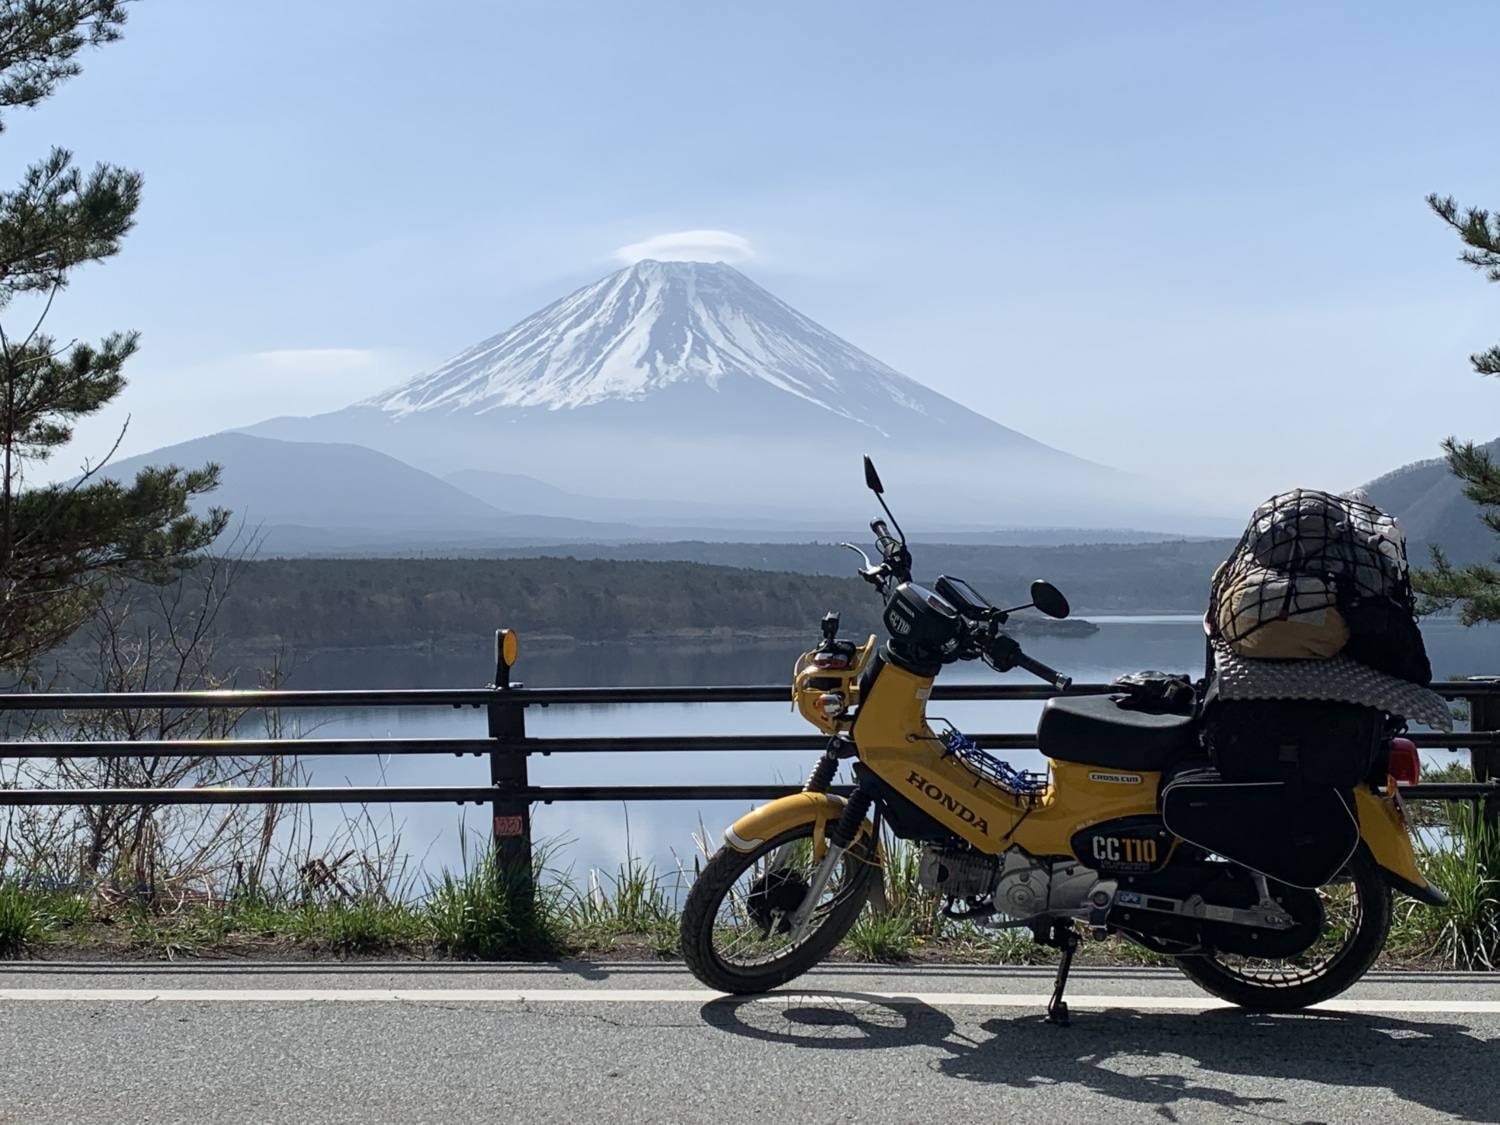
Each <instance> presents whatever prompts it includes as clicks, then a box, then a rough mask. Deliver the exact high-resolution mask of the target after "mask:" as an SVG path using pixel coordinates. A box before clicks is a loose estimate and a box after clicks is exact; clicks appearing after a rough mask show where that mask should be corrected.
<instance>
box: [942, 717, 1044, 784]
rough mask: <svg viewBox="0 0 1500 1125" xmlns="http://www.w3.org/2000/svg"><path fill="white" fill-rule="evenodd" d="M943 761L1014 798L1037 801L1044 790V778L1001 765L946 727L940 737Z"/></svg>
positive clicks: (1005, 764)
mask: <svg viewBox="0 0 1500 1125" xmlns="http://www.w3.org/2000/svg"><path fill="white" fill-rule="evenodd" d="M943 757H945V758H957V759H958V760H959V761H961V762H962V763H963V764H964V765H966V766H968V767H969V768H970V769H971V770H973V771H974V772H975V773H977V774H978V775H979V776H980V777H983V778H985V779H987V780H989V781H993V782H994V783H995V784H996V785H998V786H1000V787H1001V788H1002V789H1007V790H1009V791H1010V792H1012V793H1014V794H1015V795H1016V796H1018V797H1037V796H1040V795H1041V792H1042V790H1043V789H1045V788H1046V787H1047V775H1046V774H1044V773H1033V772H1031V771H1030V770H1018V769H1016V768H1015V767H1014V766H1012V765H1011V764H1010V763H1009V762H1002V761H1001V760H1000V759H999V758H997V757H995V756H994V755H993V754H988V753H986V752H985V751H983V750H981V749H980V747H979V743H977V742H975V741H974V740H973V739H972V738H969V737H968V736H967V735H965V734H964V733H963V732H962V731H960V730H958V729H957V728H956V727H949V728H948V733H947V734H946V735H944V736H943Z"/></svg>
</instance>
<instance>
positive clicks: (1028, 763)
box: [247, 617, 1500, 878]
mask: <svg viewBox="0 0 1500 1125" xmlns="http://www.w3.org/2000/svg"><path fill="white" fill-rule="evenodd" d="M1092 620H1094V621H1096V622H1097V623H1098V624H1099V627H1100V628H1099V631H1098V632H1097V633H1095V634H1093V635H1092V636H1087V637H1033V638H1028V639H1027V640H1026V642H1025V643H1026V647H1027V651H1028V652H1030V653H1032V655H1034V656H1036V657H1037V658H1038V659H1040V660H1042V661H1044V662H1046V663H1048V664H1050V665H1052V666H1053V667H1055V668H1058V669H1060V670H1062V671H1065V672H1067V673H1068V674H1069V675H1071V676H1073V678H1074V679H1075V680H1078V681H1080V682H1101V681H1108V680H1110V679H1113V678H1114V677H1115V676H1117V675H1120V674H1121V673H1123V672H1129V671H1136V670H1139V669H1142V668H1155V669H1159V670H1162V671H1167V672H1188V673H1190V674H1191V675H1193V677H1194V678H1196V677H1197V676H1199V675H1201V674H1202V667H1203V632H1202V625H1201V623H1200V622H1199V620H1198V619H1196V618H1192V617H1119V618H1106V617H1098V618H1093V619H1092ZM1423 633H1424V636H1425V637H1426V640H1427V646H1428V650H1429V653H1430V655H1431V657H1432V662H1433V671H1434V675H1435V676H1436V677H1437V678H1439V679H1442V678H1446V677H1448V676H1450V675H1476V674H1484V673H1487V672H1496V673H1500V646H1497V644H1496V641H1497V634H1496V632H1495V631H1494V630H1493V628H1489V627H1485V626H1480V627H1478V628H1475V629H1464V628H1462V627H1461V626H1460V625H1459V624H1458V623H1457V622H1456V621H1453V620H1451V619H1449V620H1429V621H1427V622H1425V623H1424V625H1423ZM809 637H810V638H811V639H809V640H808V641H806V642H798V641H786V642H775V643H768V642H743V643H737V642H720V643H711V644H704V643H695V644H690V645H689V644H671V643H664V642H656V643H651V644H646V645H632V644H597V645H577V646H568V647H546V646H539V645H527V644H526V643H525V640H524V638H523V639H522V649H521V656H520V659H519V660H518V662H517V665H516V668H515V670H514V675H513V678H514V679H516V680H520V681H524V682H525V683H526V684H528V685H530V686H533V687H553V686H557V687H569V686H600V687H603V686H615V685H627V684H634V685H664V684H693V685H711V684H744V683H756V684H765V683H785V682H788V681H789V680H790V676H791V669H792V663H793V661H794V660H795V659H796V657H797V655H798V654H799V653H800V652H801V651H803V650H804V649H805V648H809V647H811V646H812V644H813V643H815V639H816V636H815V633H814V631H812V630H810V631H809ZM491 675H492V657H491V655H490V647H489V642H488V640H487V639H485V638H476V639H475V641H474V643H473V645H472V648H471V649H465V648H462V647H459V648H457V649H454V650H452V651H447V652H441V653H426V652H422V651H417V650H395V651H392V650H363V651H328V652H321V653H318V654H315V655H314V656H312V657H311V658H310V659H308V660H307V661H306V662H305V663H304V664H302V665H301V666H300V667H298V668H297V669H296V670H295V672H294V673H293V675H292V677H291V679H290V681H289V683H288V685H287V686H290V687H301V688H399V687H405V688H418V687H424V688H434V687H469V686H478V685H482V684H484V683H486V682H488V680H489V679H490V677H491ZM943 679H944V680H945V681H947V682H959V683H964V682H1011V681H1013V682H1016V683H1034V682H1036V681H1034V680H1033V679H1032V678H1031V677H1029V676H1027V675H1026V674H1025V673H1020V672H1013V673H1010V674H1009V675H1007V676H1004V677H1001V676H999V675H997V674H996V673H994V672H992V671H991V670H990V669H988V668H986V667H985V666H983V665H981V664H969V665H959V666H955V667H951V668H948V669H945V670H944V673H943ZM1040 707H1041V704H1040V703H1037V702H991V703H942V704H938V705H935V706H934V708H933V711H934V714H941V715H942V716H943V717H944V718H947V719H949V720H950V721H951V722H952V723H953V724H954V725H955V726H957V727H958V728H959V729H961V730H970V731H1022V730H1030V729H1032V728H1034V727H1035V724H1036V717H1037V714H1038V711H1039V710H1040ZM287 716H288V718H289V719H290V720H291V721H292V722H293V723H294V724H300V727H299V728H298V729H299V730H300V733H301V734H302V735H303V736H305V737H322V738H329V737H365V738H418V737H483V736H484V733H485V715H484V713H483V712H482V711H479V710H472V709H464V710H462V711H457V710H452V709H449V708H441V709H438V708H400V709H380V710H369V711H357V712H356V711H348V712H344V711H338V712H300V713H299V712H288V713H287ZM527 729H528V731H529V732H530V733H532V734H534V735H537V736H539V737H549V736H564V735H566V736H589V735H594V736H599V737H606V736H611V735H639V734H662V735H668V734H805V733H808V732H809V730H810V728H809V727H808V726H807V724H806V723H805V722H804V721H803V720H802V719H801V717H800V716H798V715H797V714H796V713H795V712H793V711H792V710H791V709H790V705H789V703H788V704H712V705H707V704H688V705H666V704H662V705H656V704H652V705H638V706H599V707H549V708H546V709H542V708H532V709H530V710H529V711H528V714H527ZM247 733H249V732H247ZM1005 756H1006V757H1007V758H1008V759H1009V760H1010V761H1011V763H1012V764H1013V765H1015V766H1017V767H1022V768H1030V769H1041V768H1043V766H1044V760H1043V759H1042V757H1041V755H1039V754H1037V753H1036V752H1034V751H1012V752H1009V753H1008V754H1007V755H1005ZM816 758H817V754H816V753H811V752H810V753H805V754H803V753H737V754H702V755H693V754H683V753H662V754H632V755H611V754H569V755H558V756H556V757H552V758H542V757H534V758H532V760H531V777H532V779H533V782H534V783H536V784H540V785H569V784H572V785H577V784H598V785H606V784H620V785H645V784H677V785H688V784H729V783H742V784H755V783H773V782H785V783H798V782H800V781H801V780H802V779H803V778H804V777H805V776H806V775H807V772H808V770H809V769H810V768H811V767H812V764H813V762H814V761H815V759H816ZM1451 759H1452V756H1451V754H1449V753H1448V752H1445V751H1438V752H1436V753H1435V754H1434V755H1433V757H1432V760H1434V761H1437V762H1446V761H1449V760H1451ZM304 762H305V764H306V765H307V766H308V767H309V768H310V770H311V772H312V777H313V780H314V782H315V783H317V784H321V785H340V784H351V785H362V784H380V783H382V782H386V783H391V784H406V785H486V784H488V781H489V771H488V763H487V761H486V760H485V759H483V758H462V759H460V758H450V757H430V756H423V757H413V756H401V757H385V758H382V757H378V756H376V755H371V756H369V757H324V758H318V757H308V758H306V759H304ZM843 779H845V780H847V773H845V774H844V775H843ZM746 807H747V806H746V805H745V804H744V803H730V802H702V803H696V804H693V805H691V806H689V805H685V804H680V803H674V804H668V803H661V802H637V803H634V804H632V805H630V807H629V808H625V807H623V806H621V805H618V804H595V803H588V804H572V805H565V804H558V805H547V806H537V807H536V809H535V810H534V817H533V834H534V836H535V837H536V839H537V840H538V841H546V842H547V843H548V844H550V845H551V846H552V847H553V848H554V849H555V850H556V852H557V855H558V861H557V862H558V863H559V864H560V865H561V866H562V867H564V868H568V867H571V869H572V871H573V873H574V875H575V876H577V877H580V878H581V877H584V876H585V875H586V873H587V871H588V870H589V869H591V868H599V869H602V870H603V871H604V872H606V873H609V872H612V871H613V870H614V869H615V868H616V867H617V866H618V865H619V864H620V863H621V861H622V860H623V859H624V856H625V853H626V842H627V839H628V841H629V848H630V851H631V853H632V854H634V855H636V856H639V857H641V858H643V859H646V860H648V861H650V862H652V863H654V864H655V865H656V866H657V868H658V869H659V870H663V871H670V870H674V869H675V868H676V867H677V865H678V863H679V861H680V862H681V863H682V865H683V866H685V867H687V868H689V869H691V866H692V863H693V856H694V853H695V843H694V836H695V835H701V833H702V831H703V829H705V828H706V830H707V834H708V837H709V846H710V847H716V846H717V844H718V840H719V834H720V832H721V831H722V830H723V829H724V827H725V826H727V825H728V824H729V823H731V822H732V821H733V820H734V818H735V817H737V816H738V815H740V814H741V813H742V812H743V811H745V809H746ZM372 811H377V812H378V813H379V816H378V817H377V819H378V820H382V821H384V823H386V824H387V825H388V826H390V827H395V828H399V831H400V834H401V844H402V848H403V851H404V852H405V854H407V855H408V856H409V857H410V864H411V869H412V870H414V871H416V870H425V871H428V872H436V871H438V870H440V869H441V868H442V867H444V866H448V867H456V866H458V865H459V863H460V837H461V835H462V834H463V833H467V834H469V835H470V836H471V837H473V836H475V835H476V834H477V835H479V836H480V837H481V838H483V837H485V836H487V833H488V812H487V808H481V807H478V806H472V805H471V806H467V807H465V808H464V809H462V810H460V809H458V808H457V807H456V806H453V805H407V806H394V807H392V808H390V810H389V817H390V819H389V820H385V816H386V810H385V809H380V810H372ZM337 815H338V814H337V813H335V812H334V811H333V810H330V809H322V810H316V811H315V816H316V819H317V821H318V822H319V823H320V825H323V826H326V825H328V824H330V823H332V819H331V818H335V817H336V816H337ZM461 829H462V831H461Z"/></svg>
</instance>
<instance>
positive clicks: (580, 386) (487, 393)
mask: <svg viewBox="0 0 1500 1125" xmlns="http://www.w3.org/2000/svg"><path fill="white" fill-rule="evenodd" d="M742 379H750V380H758V381H760V382H762V383H765V384H769V385H770V386H772V387H775V388H777V389H778V390H781V391H785V392H787V393H789V394H792V395H795V396H797V397H798V398H800V399H803V400H805V401H806V402H808V403H811V404H814V405H816V406H819V407H821V408H823V409H825V410H828V411H832V412H833V413H835V414H838V415H841V416H843V417H846V418H850V419H852V420H855V421H860V422H863V423H865V424H866V425H871V426H873V427H874V428H875V429H877V430H880V431H885V430H886V429H887V426H886V425H882V424H881V423H882V419H880V418H879V417H878V416H879V415H882V414H885V413H886V412H887V411H889V410H890V409H891V408H892V407H896V408H898V409H904V410H915V411H917V412H919V413H924V414H925V413H928V410H927V407H926V403H925V402H924V400H925V399H928V398H936V397H937V396H935V395H933V392H931V391H928V390H927V389H926V388H925V387H922V386H921V384H919V383H916V382H915V381H913V380H911V379H908V378H907V377H906V376H904V375H902V374H900V373H899V372H897V371H894V370H892V369H891V368H890V367H887V366H886V365H885V364H883V363H881V362H880V361H879V360H877V359H875V358H874V357H873V356H871V355H868V354H866V353H865V352H863V351H861V350H860V349H858V348H856V347H855V346H854V345H852V344H850V343H848V342H847V341H845V340H842V339H840V338H839V337H838V336H836V335H834V334H833V333H832V332H830V331H828V330H827V329H826V328H823V327H822V326H821V325H819V324H817V323H815V322H814V321H812V320H810V319H809V318H807V317H806V316H803V315H802V314H801V313H799V312H798V311H797V310H796V309H794V308H792V307H791V306H790V305H788V304H786V303H785V302H784V301H781V300H779V299H778V298H776V297H775V296H773V295H772V294H770V293H768V292H767V291H766V290H764V289H762V288H761V287H760V286H759V285H756V284H755V283H754V282H753V281H751V280H750V279H749V278H748V277H746V276H745V275H744V274H742V273H740V272H739V271H738V270H736V269H734V268H733V267H732V266H729V265H726V264H724V263H722V262H715V263H706V262H658V261H654V260H649V259H648V260H644V261H640V262H637V263H635V264H634V265H632V266H630V267H628V268H626V269H622V270H620V271H618V272H617V273H614V274H611V275H610V276H608V277H606V278H603V279H602V280H600V281H597V282H595V283H594V284H592V285H588V286H585V287H584V288H582V289H580V290H578V291H577V292H575V293H572V294H570V295H569V296H567V297H564V298H562V299H561V300H560V301H556V302H554V303H553V304H551V305H549V306H547V307H546V308H544V309H542V310H541V311H540V312H537V313H534V314H533V315H531V316H529V317H527V318H526V319H525V320H523V321H521V322H520V323H519V324H517V325H515V326H514V327H513V328H511V329H509V330H508V331H506V332H502V333H501V334H500V335H498V336H494V337H491V338H490V339H488V340H485V341H484V342H482V343H480V344H477V345H475V346H474V347H472V348H469V349H468V350H467V351H465V352H463V353H461V354H460V355H458V356H455V357H454V358H453V359H451V360H449V361H448V362H447V363H445V364H443V366H442V367H440V368H438V369H437V370H436V371H433V372H431V373H429V374H424V375H419V376H417V377H416V378H414V379H411V380H409V381H407V382H406V383H403V384H402V385H400V386H398V387H395V388H393V389H392V390H390V391H387V392H385V393H383V394H381V395H378V396H376V397H375V398H372V399H370V400H368V401H367V402H366V403H365V404H364V405H368V406H374V407H377V408H379V409H380V410H382V411H384V412H386V413H387V414H388V415H390V416H393V417H396V418H401V417H406V416H409V415H412V414H415V413H418V412H443V413H449V412H451V413H462V414H470V415H474V414H484V413H487V412H489V411H492V410H497V409H505V408H512V409H514V408H520V409H532V410H548V411H554V410H574V409H578V408H582V407H588V406H594V405H597V404H600V403H603V402H607V401H610V400H624V401H632V400H639V399H643V398H646V397H647V396H649V395H651V394H652V393H653V392H655V391H658V390H661V389H664V388H667V387H672V386H674V385H679V384H685V383H693V382H697V383H701V384H704V385H706V386H707V387H709V388H711V389H713V390H718V389H720V388H721V386H723V385H724V384H725V383H726V382H730V383H732V382H734V381H736V380H742ZM885 421H889V419H885Z"/></svg>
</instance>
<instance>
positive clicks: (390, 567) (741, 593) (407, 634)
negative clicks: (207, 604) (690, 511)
mask: <svg viewBox="0 0 1500 1125" xmlns="http://www.w3.org/2000/svg"><path fill="white" fill-rule="evenodd" d="M831 609H836V610H840V611H842V612H843V613H844V615H845V621H846V623H847V624H848V625H849V626H850V627H851V628H860V629H869V628H873V626H874V624H875V621H876V618H877V615H878V610H879V600H878V599H877V598H876V597H875V595H874V592H873V591H872V590H871V589H870V587H868V586H866V585H865V584H864V583H863V582H860V581H859V580H858V579H854V578H828V577H819V576H816V575H806V574H777V573H769V572H765V571H748V570H735V569H731V568H729V567H715V566H703V565H700V564H695V563H672V562H667V563H643V562H611V561H605V560H598V559H557V558H551V559H504V560H470V559H299V560H272V561H266V562H253V563H247V564H245V565H244V566H243V567H242V568H241V569H240V571H239V572H238V574H237V576H236V577H235V579H234V582H233V586H232V589H231V590H230V592H229V596H228V597H227V598H226V599H225V600H224V603H223V606H222V608H221V609H220V611H219V619H218V622H217V624H218V628H219V630H220V631H221V632H222V633H223V634H224V635H226V636H229V637H234V638H250V637H266V636H277V637H280V638H281V639H282V640H283V641H285V642H287V643H290V644H296V645H299V646H355V645H391V644H412V643H417V642H424V641H429V640H433V639H449V638H454V637H459V636H466V635H473V634H484V633H488V632H491V631H493V630H494V629H496V628H499V627H502V626H504V627H506V628H511V629H517V630H519V631H521V632H522V633H524V634H527V635H531V636H569V637H574V638H577V639H579V640H613V639H620V638H623V637H627V636H633V635H643V636H650V635H652V634H666V633H682V632H691V631H699V630H702V631H710V630H715V629H721V630H722V629H728V630H735V631H755V630H762V629H769V630H775V629H815V627H816V625H817V622H818V620H819V618H821V617H822V615H823V614H824V613H826V612H827V611H829V610H831Z"/></svg>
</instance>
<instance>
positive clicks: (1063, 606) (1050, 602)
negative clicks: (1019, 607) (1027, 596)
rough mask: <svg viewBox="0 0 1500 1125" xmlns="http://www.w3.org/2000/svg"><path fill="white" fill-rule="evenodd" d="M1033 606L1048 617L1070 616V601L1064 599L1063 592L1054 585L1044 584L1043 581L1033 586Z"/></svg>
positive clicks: (1038, 581) (1039, 580)
mask: <svg viewBox="0 0 1500 1125" xmlns="http://www.w3.org/2000/svg"><path fill="white" fill-rule="evenodd" d="M1031 604H1032V605H1034V606H1036V608H1037V609H1039V610H1041V611H1042V612H1043V613H1045V614H1046V615H1047V616H1048V617H1058V618H1062V617H1066V616H1068V599H1067V598H1065V597H1063V595H1062V591H1061V590H1059V589H1058V588H1057V587H1056V586H1054V585H1052V583H1050V582H1043V581H1042V580H1041V579H1038V580H1037V581H1035V582H1033V583H1032V584H1031Z"/></svg>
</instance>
